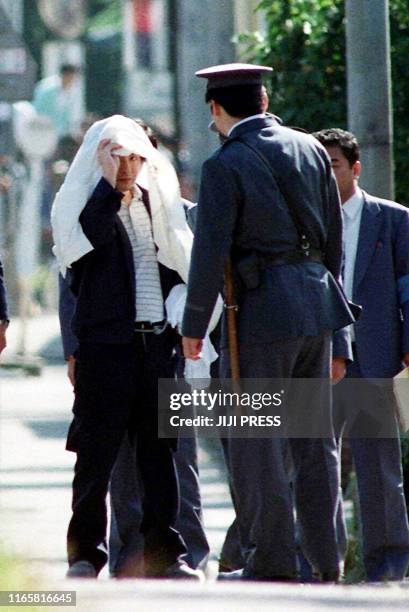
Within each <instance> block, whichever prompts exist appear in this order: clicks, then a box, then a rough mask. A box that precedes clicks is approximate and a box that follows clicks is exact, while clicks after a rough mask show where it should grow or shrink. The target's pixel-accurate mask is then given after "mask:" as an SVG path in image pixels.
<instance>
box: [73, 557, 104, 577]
mask: <svg viewBox="0 0 409 612" xmlns="http://www.w3.org/2000/svg"><path fill="white" fill-rule="evenodd" d="M66 577H67V578H96V577H97V570H96V569H95V567H94V566H93V565H92V563H90V561H86V560H85V559H84V560H83V561H76V562H75V563H73V564H72V565H71V566H70V567H69V568H68V571H67V573H66Z"/></svg>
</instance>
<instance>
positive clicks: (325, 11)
mask: <svg viewBox="0 0 409 612" xmlns="http://www.w3.org/2000/svg"><path fill="white" fill-rule="evenodd" d="M389 4H390V27H391V60H392V77H393V104H394V125H395V163H396V188H397V193H396V197H397V200H398V201H401V202H406V203H409V181H408V178H407V177H408V176H409V155H408V150H409V115H408V113H407V108H408V106H409V79H408V62H407V58H408V56H409V36H408V29H409V11H408V0H390V3H389ZM257 10H259V11H261V12H262V13H263V15H264V16H265V20H266V25H267V28H266V35H265V36H263V35H261V34H260V33H259V32H253V33H251V34H241V35H240V36H239V37H238V41H239V42H240V43H244V46H245V47H246V52H245V58H244V59H247V60H249V61H255V62H259V63H261V64H264V65H269V66H273V67H274V73H273V74H272V77H271V81H270V83H269V94H270V103H271V109H272V110H273V111H274V112H275V113H277V114H278V115H280V116H281V117H282V118H283V120H284V122H285V123H286V124H287V125H298V126H300V127H303V128H305V129H307V130H310V131H314V130H318V129H322V128H324V127H342V128H346V127H347V99H346V49H345V2H344V0H261V2H260V3H259V5H258V9H257ZM380 120H382V118H380Z"/></svg>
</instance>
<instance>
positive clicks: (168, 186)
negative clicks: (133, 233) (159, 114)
mask: <svg viewBox="0 0 409 612" xmlns="http://www.w3.org/2000/svg"><path fill="white" fill-rule="evenodd" d="M107 138H109V139H110V140H111V142H112V143H113V144H118V145H121V147H122V148H121V149H119V150H117V151H116V152H115V154H116V155H130V154H131V153H135V154H137V155H140V156H141V157H144V158H145V159H146V161H145V163H144V166H143V168H144V170H143V175H144V185H143V186H144V187H146V188H147V189H148V190H149V201H150V207H151V214H152V229H153V237H154V241H155V244H156V246H157V247H158V261H159V262H160V263H162V264H164V265H165V266H167V267H168V268H170V269H172V270H175V271H176V272H178V274H179V276H180V277H181V278H182V280H183V281H184V282H187V277H188V271H189V262H190V254H191V249H192V241H193V235H192V232H191V230H190V228H189V227H188V225H187V222H186V216H185V212H184V209H183V205H182V201H181V196H180V192H179V183H178V180H177V176H176V173H175V171H174V169H173V167H172V165H171V164H170V162H168V160H167V159H166V158H165V157H164V156H163V155H162V154H161V153H159V152H158V151H157V150H156V149H155V148H154V147H153V146H152V144H151V142H150V141H149V138H148V137H147V135H146V133H145V131H144V130H143V129H142V128H141V127H140V126H139V125H138V124H137V123H135V121H133V120H132V119H129V118H128V117H123V116H122V115H113V116H112V117H109V118H108V119H103V120H102V121H97V122H96V123H94V124H93V125H92V126H91V127H90V128H89V130H88V131H87V133H86V134H85V137H84V140H83V143H82V145H81V146H80V148H79V150H78V152H77V154H76V156H75V158H74V160H73V162H72V164H71V166H70V169H69V170H68V172H67V176H66V177H65V180H64V183H63V184H62V186H61V189H60V190H59V192H58V193H57V195H56V197H55V200H54V203H53V206H52V210H51V225H52V229H53V237H54V243H55V244H54V247H53V253H54V255H55V256H56V258H57V261H58V264H59V267H60V271H61V274H62V275H63V276H65V274H66V271H67V268H69V267H70V266H71V264H72V263H73V262H75V261H77V260H78V259H80V258H81V257H83V256H84V255H86V254H87V253H89V252H90V251H92V250H93V246H92V244H91V242H90V241H89V240H88V238H87V237H86V236H85V234H84V232H83V231H82V227H81V224H80V221H79V217H80V214H81V212H82V210H83V209H84V207H85V205H86V203H87V201H88V200H89V198H90V196H91V195H92V192H93V191H94V189H95V187H96V186H97V184H98V182H99V180H100V179H101V176H102V171H101V168H100V165H99V163H98V159H97V148H98V145H99V143H100V142H101V140H104V139H107Z"/></svg>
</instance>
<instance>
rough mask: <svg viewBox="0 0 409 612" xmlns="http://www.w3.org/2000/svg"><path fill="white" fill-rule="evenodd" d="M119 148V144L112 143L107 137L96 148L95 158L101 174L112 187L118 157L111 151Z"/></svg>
mask: <svg viewBox="0 0 409 612" xmlns="http://www.w3.org/2000/svg"><path fill="white" fill-rule="evenodd" d="M120 148H121V145H117V144H112V143H111V141H110V140H109V139H104V140H101V142H100V143H99V145H98V148H97V159H98V162H99V165H100V166H101V169H102V176H103V177H104V179H105V180H107V181H108V183H111V185H112V187H114V188H115V186H116V178H117V175H118V168H119V157H118V156H117V155H114V154H113V153H114V151H117V150H118V149H120Z"/></svg>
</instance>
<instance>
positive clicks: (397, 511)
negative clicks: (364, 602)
mask: <svg viewBox="0 0 409 612" xmlns="http://www.w3.org/2000/svg"><path fill="white" fill-rule="evenodd" d="M351 379H360V380H359V386H355V384H354V383H356V382H358V381H352V380H351ZM349 383H352V385H353V386H352V385H351V384H349ZM378 420H379V422H381V423H382V429H383V430H385V429H386V430H389V431H390V432H391V435H390V437H388V438H383V437H377V436H376V423H377V421H378ZM334 425H335V429H336V432H337V433H338V434H339V435H341V434H342V432H343V431H344V432H347V435H348V441H349V445H350V448H351V452H352V456H353V459H354V464H355V471H356V476H357V484H358V493H359V504H360V513H361V522H362V536H363V553H364V565H365V570H366V574H367V578H368V580H378V579H382V577H384V578H388V577H389V578H391V579H402V578H403V577H404V575H405V572H406V569H407V565H408V563H409V528H408V519H407V510H406V504H405V497H404V493H403V477H402V465H401V453H400V442H399V435H398V429H397V425H396V417H395V402H394V398H393V395H392V393H391V388H389V389H388V388H387V387H385V386H380V385H376V384H373V382H372V383H370V382H368V381H366V380H365V379H363V378H362V374H361V371H360V366H359V362H358V360H357V357H356V356H355V361H354V363H352V364H351V365H350V366H348V372H347V378H346V379H345V380H344V381H343V382H341V383H340V384H339V385H337V386H336V387H335V391H334ZM366 428H368V430H369V432H370V435H371V437H366V438H365V437H362V435H363V434H365V431H366ZM394 434H395V435H394ZM358 436H359V437H358Z"/></svg>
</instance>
